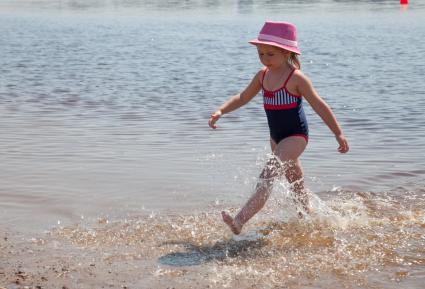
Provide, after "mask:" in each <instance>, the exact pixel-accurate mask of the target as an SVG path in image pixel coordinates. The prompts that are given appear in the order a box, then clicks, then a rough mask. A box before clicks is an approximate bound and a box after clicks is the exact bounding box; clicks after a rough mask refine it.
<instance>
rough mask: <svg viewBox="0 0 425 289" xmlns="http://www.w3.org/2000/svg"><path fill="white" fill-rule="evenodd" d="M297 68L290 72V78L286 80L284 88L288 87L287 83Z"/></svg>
mask: <svg viewBox="0 0 425 289" xmlns="http://www.w3.org/2000/svg"><path fill="white" fill-rule="evenodd" d="M294 71H295V68H294V69H292V71H291V73H289V75H288V78H287V79H286V81H285V84H284V85H283V88H285V89H286V84H287V83H288V81H289V79H290V78H291V76H292V74H294Z"/></svg>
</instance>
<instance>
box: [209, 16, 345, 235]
mask: <svg viewBox="0 0 425 289" xmlns="http://www.w3.org/2000/svg"><path fill="white" fill-rule="evenodd" d="M249 43H251V44H254V45H255V46H256V47H257V50H258V55H259V57H260V61H261V63H262V64H263V65H264V68H262V69H261V70H260V71H259V72H258V73H257V74H256V75H255V76H254V78H253V79H252V81H251V83H250V84H249V85H248V86H247V87H246V88H245V90H244V91H242V92H241V93H240V94H237V95H235V96H233V97H231V98H230V99H229V100H228V101H226V102H225V103H224V104H223V105H222V106H221V107H220V108H219V109H218V110H217V111H216V112H214V113H213V114H212V115H211V117H210V119H209V121H208V124H209V126H210V127H211V128H214V129H215V128H216V127H217V126H216V124H215V123H216V122H217V121H218V120H219V119H220V117H221V116H222V115H223V114H226V113H229V112H231V111H233V110H236V109H238V108H240V107H241V106H243V105H245V104H247V103H248V102H249V101H250V100H251V99H252V98H254V96H255V95H257V93H258V92H259V91H260V90H261V91H262V94H263V100H264V109H265V111H266V115H267V122H268V125H269V130H270V145H271V150H272V152H273V156H272V157H271V158H270V159H269V160H268V162H267V164H266V166H265V167H264V169H263V170H262V172H261V174H260V178H259V181H258V182H257V186H256V190H255V193H254V194H253V196H252V197H251V198H250V199H249V200H248V201H247V203H246V204H245V205H244V207H243V208H242V209H241V210H240V211H239V213H238V214H237V215H236V216H235V217H234V218H233V217H231V216H230V215H229V214H228V213H226V212H224V211H223V212H221V214H222V217H223V221H224V222H225V223H226V224H227V225H228V226H229V227H230V229H231V230H232V232H233V233H234V234H239V233H240V232H241V230H242V227H243V225H244V224H245V223H246V222H247V221H248V220H249V219H251V218H252V217H253V216H254V215H255V214H256V213H257V212H258V211H259V210H260V209H261V208H262V207H263V206H264V204H265V202H266V200H267V199H268V197H269V195H270V192H271V188H272V185H273V182H274V180H276V179H277V178H278V177H280V176H285V177H286V178H287V180H288V182H289V183H290V184H291V188H292V190H293V191H294V193H295V196H296V198H297V200H298V201H299V202H300V203H301V205H302V207H303V209H304V210H305V212H306V213H309V212H310V206H309V200H308V196H307V193H306V190H305V189H304V182H303V171H302V168H301V163H300V160H299V158H300V156H301V154H302V153H303V152H304V150H305V148H306V146H307V142H308V126H307V120H306V117H305V114H304V110H303V102H302V97H304V98H305V99H306V100H307V101H308V102H309V104H310V105H311V107H312V108H313V110H314V111H315V112H316V113H317V114H318V115H319V116H320V117H321V118H322V119H323V121H324V122H325V123H326V125H327V126H328V127H329V128H330V130H331V131H332V132H333V133H334V134H335V138H336V140H337V142H338V143H339V148H338V151H339V152H340V153H346V152H348V149H349V148H348V143H347V140H346V138H345V136H344V134H343V133H342V130H341V127H340V126H339V124H338V122H337V120H336V118H335V116H334V114H333V113H332V110H331V109H330V107H329V106H328V105H327V104H326V103H325V101H324V100H323V99H322V98H320V96H319V95H318V94H317V92H316V91H315V89H314V88H313V86H312V84H311V82H310V80H309V79H308V78H307V76H305V75H304V74H303V73H302V72H301V70H300V68H301V65H300V62H299V60H298V56H297V55H299V54H301V52H300V50H299V49H298V46H297V41H296V28H295V26H294V25H293V24H290V23H287V22H270V21H267V22H266V23H265V24H264V26H263V28H262V29H261V31H260V34H259V35H258V38H257V39H254V40H252V41H249ZM300 216H302V214H301V213H300Z"/></svg>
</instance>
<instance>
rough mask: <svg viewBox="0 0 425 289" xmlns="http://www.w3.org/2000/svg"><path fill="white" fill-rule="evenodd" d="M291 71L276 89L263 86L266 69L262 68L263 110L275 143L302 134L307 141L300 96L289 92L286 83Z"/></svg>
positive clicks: (304, 117) (306, 129) (305, 121)
mask: <svg viewBox="0 0 425 289" xmlns="http://www.w3.org/2000/svg"><path fill="white" fill-rule="evenodd" d="M294 71H295V69H293V70H292V71H291V73H290V74H289V76H288V78H287V79H286V80H285V82H284V84H283V86H282V87H281V88H279V89H277V90H273V91H270V90H267V89H265V88H264V77H265V76H266V73H267V72H268V69H266V70H264V73H263V78H262V81H261V86H262V92H263V101H264V110H265V111H266V115H267V122H268V125H269V130H270V137H271V138H272V139H273V141H274V142H275V143H276V144H277V143H279V142H280V141H281V140H283V139H284V138H287V137H290V136H302V137H304V138H305V140H306V141H308V124H307V118H306V116H305V113H304V109H303V105H302V103H303V102H302V96H301V95H295V94H293V93H290V92H289V91H288V89H287V88H286V85H287V83H288V81H289V79H290V78H291V76H292V74H293V73H294Z"/></svg>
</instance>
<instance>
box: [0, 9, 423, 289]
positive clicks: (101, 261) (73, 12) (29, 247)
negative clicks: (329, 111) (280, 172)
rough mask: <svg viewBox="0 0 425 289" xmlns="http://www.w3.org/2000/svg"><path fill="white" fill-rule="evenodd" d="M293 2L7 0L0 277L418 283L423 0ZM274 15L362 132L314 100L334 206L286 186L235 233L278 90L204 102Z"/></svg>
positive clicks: (3, 12) (261, 158)
mask: <svg viewBox="0 0 425 289" xmlns="http://www.w3.org/2000/svg"><path fill="white" fill-rule="evenodd" d="M287 2H289V3H286V4H282V3H280V1H183V2H179V1H175V2H173V1H125V2H117V1H71V2H66V1H37V2H33V1H2V2H1V3H0V44H1V49H0V104H1V105H0V118H1V119H0V131H1V132H2V141H1V142H0V150H1V152H2V153H1V155H0V161H1V164H2V165H1V167H0V176H1V178H0V226H1V228H2V231H4V236H5V237H4V238H3V239H2V241H1V243H0V247H1V248H2V250H1V252H2V253H1V254H2V255H1V256H2V259H3V260H9V261H2V263H0V269H2V268H8V270H4V269H2V270H4V271H5V273H4V272H3V273H4V274H2V272H1V270H0V280H2V281H0V285H1V284H2V283H4V284H6V282H13V281H14V279H13V278H15V277H16V276H15V275H16V272H17V271H19V270H21V271H25V274H26V275H25V276H23V277H22V276H20V277H19V274H18V277H17V278H20V280H21V282H22V283H21V284H24V285H27V284H32V285H37V284H45V283H46V282H47V284H50V285H49V286H50V287H52V288H57V287H59V286H63V285H64V284H66V285H67V286H69V287H71V288H72V287H78V288H86V287H89V286H90V284H94V285H93V286H95V287H101V286H107V285H111V284H109V283H112V285H113V286H115V287H120V286H121V284H124V285H125V284H127V285H128V286H129V287H137V288H152V287H157V288H165V287H167V286H177V288H180V287H181V288H187V287H189V286H195V285H194V284H199V287H201V288H202V287H206V286H212V287H213V288H214V287H218V288H220V287H230V288H234V287H243V288H245V287H250V286H251V287H252V286H254V284H257V285H255V286H261V287H262V288H278V287H279V286H284V287H285V286H286V287H290V288H300V287H301V288H328V287H329V286H331V285H330V284H336V283H337V284H340V287H344V286H345V287H349V288H350V287H353V288H365V287H370V288H383V287H385V288H399V286H404V288H420V286H419V285H420V284H422V283H423V280H424V278H425V271H424V262H425V261H424V260H425V256H424V250H423V248H424V237H423V236H424V220H425V215H424V205H423V200H424V194H425V191H424V175H425V169H424V167H425V151H424V145H425V132H424V130H423V129H422V128H423V127H424V125H425V118H424V116H423V111H424V108H425V100H424V97H423V96H424V93H425V85H424V84H423V75H424V73H425V64H424V63H423V61H421V55H423V54H424V53H425V40H424V37H423V36H424V32H425V22H424V21H422V19H423V17H424V15H425V6H424V4H423V3H420V2H419V1H411V3H410V5H409V6H408V8H401V7H400V6H399V4H398V2H397V1H361V2H359V1H314V2H311V1H308V2H305V1H287ZM265 19H273V20H286V21H290V22H293V23H296V25H297V27H298V37H299V42H300V47H301V50H302V52H303V54H302V57H301V63H302V68H303V70H304V72H305V73H306V74H307V75H308V76H310V78H311V79H312V81H313V83H314V85H315V87H316V89H317V90H318V92H319V94H320V95H321V96H322V97H323V98H324V99H325V100H326V101H327V102H328V103H329V104H330V105H331V106H332V108H333V110H334V112H335V114H336V116H337V118H338V120H339V122H340V124H341V126H342V127H343V129H344V132H345V134H346V136H347V138H348V139H349V141H350V145H351V151H350V153H349V154H347V155H339V154H338V153H337V152H336V147H337V144H336V142H335V140H334V138H333V136H332V135H331V133H330V132H329V130H328V129H327V127H326V126H325V125H324V124H323V122H322V121H321V120H320V119H319V118H318V117H317V115H315V113H314V112H313V111H312V110H311V109H310V108H309V107H308V106H307V110H306V113H307V117H308V120H309V125H310V130H311V136H310V142H309V146H308V149H307V151H306V152H305V153H304V155H303V158H302V162H303V166H304V170H305V174H306V183H307V185H308V187H309V189H310V190H311V191H312V194H313V196H314V200H315V206H316V209H317V211H318V216H316V217H315V218H313V219H312V220H305V221H299V220H297V219H294V218H293V216H292V214H291V206H289V205H288V201H287V200H288V198H287V196H288V191H287V189H286V188H285V187H284V186H277V188H276V189H275V192H274V195H273V199H272V200H271V201H270V202H269V204H268V205H267V206H268V207H267V208H265V210H264V211H263V212H261V213H260V214H259V215H258V216H257V217H256V218H255V219H253V220H252V222H250V224H249V225H248V227H247V229H246V231H244V235H243V236H242V237H241V239H232V238H231V237H230V236H229V235H228V233H226V232H227V230H226V228H224V227H223V225H222V223H221V222H220V220H219V218H218V214H217V213H218V212H219V211H220V210H221V209H223V208H225V209H229V208H230V210H234V209H236V208H238V207H239V206H240V205H241V204H242V203H243V202H244V201H245V200H246V199H247V198H248V196H249V195H250V194H251V193H252V189H253V186H254V185H255V181H256V177H257V175H258V173H259V171H260V169H261V166H262V165H263V164H264V162H265V159H266V157H267V154H268V153H269V148H268V132H267V126H266V119H265V115H264V112H263V110H262V107H261V98H260V97H256V98H255V99H254V100H253V101H252V102H251V103H250V104H248V105H247V106H246V107H244V108H243V109H241V110H239V111H237V112H235V113H233V114H231V115H226V116H225V117H224V118H223V119H221V120H220V121H219V123H218V125H219V129H218V130H215V131H213V130H210V129H209V128H208V127H207V119H208V117H209V115H210V113H211V112H212V111H214V110H215V109H216V108H217V107H218V106H219V105H220V104H221V103H222V102H223V101H224V100H226V99H227V98H228V97H229V96H230V95H232V94H235V93H237V92H239V91H240V90H241V89H243V88H244V86H245V85H247V83H248V82H249V81H250V79H251V77H252V76H253V75H254V74H255V72H256V71H257V70H258V69H259V68H260V67H261V66H260V64H259V61H258V59H257V56H256V51H255V48H254V47H252V46H250V45H249V44H247V41H248V40H250V39H252V38H254V37H256V34H257V33H258V30H259V28H260V27H261V25H262V24H263V22H264V20H265ZM347 19H350V21H348V20H347ZM232 208H234V209H232ZM45 231H47V233H44V232H45ZM158 233H159V234H158ZM16 248H24V249H22V250H17V249H16ZM34 252H38V253H39V254H35V253H34ZM34 256H37V258H38V260H41V261H39V262H34V261H31V260H34ZM17 260H24V264H25V266H24V267H25V270H24V269H22V268H21V267H19V266H18V265H17V264H18V263H19V264H22V263H21V262H18V261H17ZM52 260H60V261H61V262H62V264H66V265H64V266H65V267H66V268H65V267H61V268H59V267H57V266H59V265H57V264H56V263H54V261H52ZM335 260H337V261H338V262H335ZM40 262H41V264H42V265H43V266H42V265H40V264H39V263H40ZM105 264H114V265H115V266H117V267H116V268H118V269H116V270H115V271H114V270H113V273H105V272H107V271H108V270H109V269H108V266H107V265H105ZM92 265H94V266H92ZM19 268H21V269H19ZM13 270H15V271H16V272H15V271H13ZM55 270H56V271H58V270H59V271H60V272H59V273H58V272H56V271H55ZM87 270H89V271H90V270H91V271H90V272H92V275H87V274H88V273H86V272H87ZM140 270H142V271H143V272H144V273H143V274H142V275H140V274H141V273H140ZM37 272H38V273H37ZM13 273H15V275H14V274H13ZM21 275H22V274H21ZM58 275H60V278H51V276H53V277H55V276H56V277H57V276H58ZM117 276H120V277H117ZM24 277H25V278H24ZM42 277H45V279H48V281H45V280H44V279H43V278H42ZM139 277H140V278H139ZM12 279H13V280H12ZM53 280H54V281H53ZM76 280H80V281H76ZM81 280H86V281H81ZM87 280H91V281H90V282H88V281H87ZM173 280H174V281H173ZM175 280H177V281H175ZM238 280H239V281H238ZM25 282H26V283H25ZM38 282H40V283H38ZM55 282H57V283H55ZM108 282H109V283H108ZM120 282H121V283H120ZM126 282H127V283H126ZM173 282H176V283H175V284H177V285H173V284H174V283H173ZM238 282H240V283H238ZM257 282H258V283H257ZM36 283H37V284H36ZM258 284H259V285H258Z"/></svg>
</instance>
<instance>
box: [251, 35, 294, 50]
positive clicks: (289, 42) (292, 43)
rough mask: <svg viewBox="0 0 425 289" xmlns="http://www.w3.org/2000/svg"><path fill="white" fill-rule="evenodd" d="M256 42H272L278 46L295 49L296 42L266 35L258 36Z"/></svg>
mask: <svg viewBox="0 0 425 289" xmlns="http://www.w3.org/2000/svg"><path fill="white" fill-rule="evenodd" d="M258 40H265V41H274V42H277V43H279V44H283V45H289V46H293V47H297V42H296V41H292V40H288V39H285V38H280V37H277V36H273V35H268V34H259V35H258Z"/></svg>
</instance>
